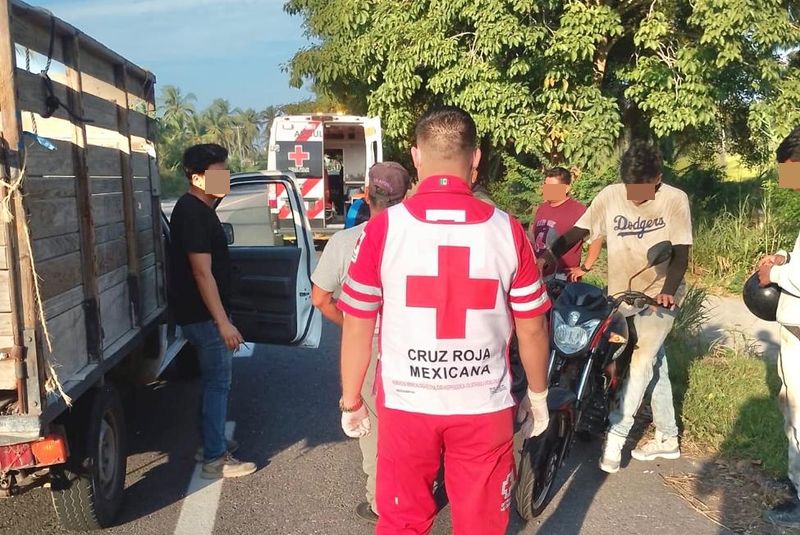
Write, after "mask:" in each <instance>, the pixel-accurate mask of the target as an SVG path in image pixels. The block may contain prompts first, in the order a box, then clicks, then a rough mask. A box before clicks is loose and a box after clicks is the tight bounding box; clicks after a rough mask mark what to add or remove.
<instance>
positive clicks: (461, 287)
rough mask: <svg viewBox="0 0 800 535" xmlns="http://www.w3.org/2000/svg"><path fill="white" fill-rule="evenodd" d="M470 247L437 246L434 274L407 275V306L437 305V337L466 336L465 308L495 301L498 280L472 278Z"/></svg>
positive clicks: (481, 307) (485, 307) (490, 305)
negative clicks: (435, 271) (435, 273)
mask: <svg viewBox="0 0 800 535" xmlns="http://www.w3.org/2000/svg"><path fill="white" fill-rule="evenodd" d="M469 255H470V249H469V247H451V246H442V247H439V274H438V275H437V276H436V277H427V276H410V277H408V282H407V285H406V306H408V307H414V308H435V309H436V338H438V339H463V338H466V337H467V310H491V309H493V308H494V307H495V304H496V302H497V288H498V286H499V285H500V281H499V280H493V279H471V278H470V276H469Z"/></svg>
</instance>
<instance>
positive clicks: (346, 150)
mask: <svg viewBox="0 0 800 535" xmlns="http://www.w3.org/2000/svg"><path fill="white" fill-rule="evenodd" d="M381 161H383V143H382V133H381V122H380V119H379V118H378V117H361V116H354V115H340V114H309V115H283V116H279V117H277V118H275V120H274V121H273V123H272V128H271V130H270V136H269V156H268V166H269V169H271V170H276V171H291V172H292V173H293V174H294V176H295V177H296V182H297V187H298V189H299V190H300V194H301V196H302V198H303V203H304V204H305V209H306V212H307V213H308V218H309V220H310V222H311V228H312V230H313V231H314V238H315V241H317V242H321V241H325V240H326V239H327V238H328V237H329V236H330V235H331V234H333V233H334V232H336V231H338V230H341V229H342V228H344V223H345V216H346V215H347V212H348V210H349V209H350V207H351V205H352V204H353V202H354V201H356V200H357V199H359V198H362V197H363V195H364V193H365V191H366V185H367V172H368V170H369V168H370V167H372V166H373V165H374V164H375V163H377V162H381ZM288 202H289V197H288V196H287V194H286V191H285V190H281V189H278V190H276V191H275V192H274V193H273V195H272V197H271V198H270V199H269V203H270V208H271V209H272V211H273V213H277V217H278V222H279V225H280V227H281V228H283V227H291V226H292V224H293V223H292V221H291V220H290V219H291V214H292V210H291V207H290V206H289V204H288Z"/></svg>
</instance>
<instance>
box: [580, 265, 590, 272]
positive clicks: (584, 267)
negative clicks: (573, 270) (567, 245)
mask: <svg viewBox="0 0 800 535" xmlns="http://www.w3.org/2000/svg"><path fill="white" fill-rule="evenodd" d="M580 268H581V271H585V272H586V273H588V272H590V271H591V270H592V268H590V267H586V264H581V265H580Z"/></svg>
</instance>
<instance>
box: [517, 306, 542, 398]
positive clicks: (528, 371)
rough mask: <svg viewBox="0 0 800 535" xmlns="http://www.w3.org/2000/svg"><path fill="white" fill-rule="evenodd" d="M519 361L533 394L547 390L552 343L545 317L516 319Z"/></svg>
mask: <svg viewBox="0 0 800 535" xmlns="http://www.w3.org/2000/svg"><path fill="white" fill-rule="evenodd" d="M514 325H515V327H516V331H517V343H518V345H519V359H520V362H521V363H522V367H523V369H524V370H525V377H527V379H528V388H529V389H530V390H531V391H532V392H544V391H545V390H547V360H548V358H549V353H550V342H549V338H548V333H547V320H546V319H545V316H544V315H540V316H536V317H532V318H522V317H515V318H514Z"/></svg>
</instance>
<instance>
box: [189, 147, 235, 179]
mask: <svg viewBox="0 0 800 535" xmlns="http://www.w3.org/2000/svg"><path fill="white" fill-rule="evenodd" d="M227 160H228V149H226V148H225V147H223V146H222V145H217V144H216V143H201V144H199V145H192V146H191V147H189V148H188V149H186V150H185V151H184V152H183V159H182V165H183V172H184V174H185V175H186V178H188V179H189V180H191V179H192V175H201V174H203V173H205V172H206V171H208V168H209V167H211V166H212V165H213V164H215V163H225V162H226V161H227Z"/></svg>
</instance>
